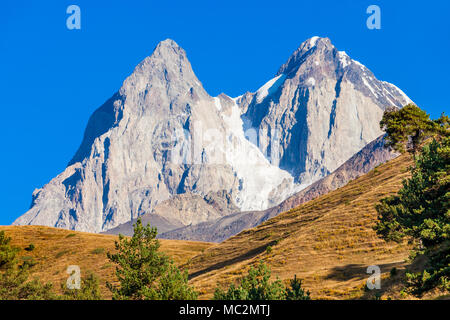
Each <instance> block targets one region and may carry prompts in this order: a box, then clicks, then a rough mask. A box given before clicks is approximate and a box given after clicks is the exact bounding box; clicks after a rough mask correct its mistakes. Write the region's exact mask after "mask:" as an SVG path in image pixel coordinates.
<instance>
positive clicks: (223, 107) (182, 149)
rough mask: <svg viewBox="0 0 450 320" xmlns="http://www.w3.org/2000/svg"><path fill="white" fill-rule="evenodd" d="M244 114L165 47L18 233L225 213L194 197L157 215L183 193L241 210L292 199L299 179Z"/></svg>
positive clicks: (180, 54) (100, 118) (139, 70)
mask: <svg viewBox="0 0 450 320" xmlns="http://www.w3.org/2000/svg"><path fill="white" fill-rule="evenodd" d="M240 115H241V114H240V109H239V107H238V106H237V105H236V103H235V102H234V101H233V100H232V99H231V98H229V97H227V96H226V95H221V96H219V97H216V98H212V97H210V96H209V95H208V94H207V93H206V91H205V90H204V89H203V87H202V85H201V83H200V81H199V80H198V79H197V77H196V76H195V74H194V72H193V71H192V68H191V65H190V63H189V61H188V59H187V57H186V53H185V52H184V50H183V49H181V48H180V47H179V46H178V45H177V44H176V43H175V42H173V41H172V40H166V41H163V42H161V43H160V44H159V45H158V46H157V47H156V49H155V50H154V52H153V54H152V55H151V56H150V57H148V58H146V59H144V60H143V61H142V62H141V63H140V64H139V65H138V66H137V67H136V69H135V70H134V72H133V73H132V74H131V75H130V76H129V77H128V78H127V79H126V80H125V81H124V83H123V85H122V87H121V89H120V90H119V92H118V93H117V94H115V95H114V96H113V97H112V98H111V99H109V100H108V101H107V102H106V103H105V104H104V105H103V106H102V107H100V108H99V109H98V110H97V111H95V112H94V114H93V115H92V116H91V118H90V120H89V123H88V125H87V128H86V131H85V135H84V139H83V141H82V143H81V146H80V148H79V150H78V151H77V152H76V154H75V156H74V157H73V159H72V160H71V161H70V162H69V165H68V167H67V168H66V170H65V171H64V172H63V173H61V174H60V175H58V176H57V177H56V178H54V179H53V180H51V181H50V182H49V183H48V184H47V185H45V186H44V187H43V188H42V189H39V190H36V191H35V193H34V194H33V204H32V206H31V208H30V210H29V211H28V212H26V213H25V214H24V215H23V216H21V217H19V218H18V219H17V220H16V221H15V222H14V224H17V225H24V224H38V225H47V226H55V227H60V228H67V229H74V230H80V231H90V232H101V231H106V230H108V229H111V228H114V227H116V226H118V225H120V224H123V223H126V222H128V221H130V220H133V219H136V218H137V217H138V216H141V215H144V214H146V213H149V214H160V215H161V216H162V215H164V218H165V219H167V220H168V221H169V222H170V223H173V224H174V225H176V226H178V223H181V224H182V225H189V224H196V223H200V222H203V221H207V220H210V219H216V218H218V217H220V216H221V215H224V214H228V213H229V211H227V210H217V209H215V208H214V205H212V204H207V203H206V204H207V205H204V206H200V204H198V201H200V200H199V199H197V198H195V197H194V198H190V200H189V201H192V204H190V205H186V206H183V205H181V204H180V203H186V202H187V200H186V199H183V200H182V201H181V200H180V201H181V202H180V201H179V203H175V202H176V201H177V199H178V198H174V199H173V201H172V203H171V204H170V205H168V207H167V208H166V209H167V210H166V211H165V212H164V213H158V210H156V211H154V209H155V208H156V206H157V205H158V204H160V203H162V202H164V201H166V200H168V199H170V198H172V196H173V195H177V194H183V193H193V194H197V195H198V196H199V197H200V199H202V200H201V201H203V202H205V201H206V202H207V200H205V199H203V197H205V196H207V195H211V194H212V193H217V194H222V195H227V196H228V197H229V198H230V201H231V203H233V206H234V205H237V209H236V210H240V209H245V210H251V209H264V208H267V207H269V206H272V205H275V204H277V203H279V202H280V201H282V200H283V199H284V198H285V197H286V196H287V195H289V194H292V192H293V191H294V190H295V185H294V183H293V178H292V177H291V176H290V174H289V173H287V172H286V171H283V170H281V169H279V168H278V167H276V166H274V165H271V164H270V163H269V161H268V160H267V159H266V158H265V157H264V155H263V154H262V153H261V152H260V151H259V149H258V148H257V147H255V146H254V145H253V144H252V143H251V142H250V141H248V140H247V139H246V138H245V136H244V132H243V128H242V120H241V118H240ZM280 189H282V191H283V192H274V191H276V190H280ZM224 199H225V198H224ZM196 201H197V202H196ZM222 201H223V200H222ZM218 202H219V200H217V201H216V204H217V203H218ZM165 203H166V204H167V202H165ZM195 203H197V204H198V206H197V207H195V206H194V207H193V204H195ZM180 206H181V207H180ZM173 207H175V208H178V209H180V208H181V209H180V210H177V211H173V212H172V211H171V208H172V209H173ZM200 207H202V208H203V209H205V208H206V209H207V211H202V212H197V211H196V210H194V209H195V208H200ZM185 209H186V210H185ZM209 209H211V210H209ZM175 214H177V215H178V216H177V217H176V219H174V217H173V216H171V215H175Z"/></svg>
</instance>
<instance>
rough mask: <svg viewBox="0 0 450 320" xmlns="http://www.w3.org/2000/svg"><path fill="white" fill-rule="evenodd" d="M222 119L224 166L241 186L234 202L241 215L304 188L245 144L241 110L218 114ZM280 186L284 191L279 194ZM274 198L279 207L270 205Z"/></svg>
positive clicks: (236, 109) (255, 147)
mask: <svg viewBox="0 0 450 320" xmlns="http://www.w3.org/2000/svg"><path fill="white" fill-rule="evenodd" d="M218 103H219V104H220V100H219V101H218ZM221 117H222V119H223V121H224V123H225V125H226V129H227V131H226V135H227V139H226V141H227V145H226V146H225V157H226V162H227V163H228V164H230V165H231V167H232V168H233V171H234V173H235V174H236V177H237V178H238V179H239V181H240V184H241V186H242V187H241V189H240V190H239V192H238V194H237V196H236V198H235V202H236V204H237V205H238V206H239V207H240V209H241V210H242V211H248V210H265V209H267V208H268V207H270V206H274V205H276V204H278V203H279V202H281V201H282V200H284V199H286V198H287V197H289V196H290V195H292V194H293V193H295V192H298V191H300V190H301V189H303V188H305V187H306V186H307V185H299V184H295V183H294V179H293V177H292V176H291V175H290V174H289V173H288V172H287V171H285V170H282V169H280V168H279V167H277V166H275V165H272V164H271V163H270V162H269V161H268V160H267V159H266V157H265V156H264V154H263V153H262V152H261V150H259V148H258V147H257V146H256V145H255V144H253V143H251V142H250V141H249V140H247V138H246V137H245V133H244V129H243V120H242V119H241V110H240V108H239V106H238V105H237V104H236V103H234V104H233V106H232V107H231V112H227V114H225V113H221ZM280 185H283V187H282V188H280V191H278V190H277V188H278V187H280ZM280 192H281V193H280ZM274 194H275V195H276V196H277V199H279V201H278V203H273V202H271V201H270V199H271V198H273V195H274Z"/></svg>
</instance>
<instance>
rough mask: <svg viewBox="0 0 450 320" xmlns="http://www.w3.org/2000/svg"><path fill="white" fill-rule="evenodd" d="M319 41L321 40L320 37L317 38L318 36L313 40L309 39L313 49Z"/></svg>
mask: <svg viewBox="0 0 450 320" xmlns="http://www.w3.org/2000/svg"><path fill="white" fill-rule="evenodd" d="M317 40H319V37H317V36H314V37H312V38H311V39H309V45H310V46H311V47H314V46H315V45H316V43H317Z"/></svg>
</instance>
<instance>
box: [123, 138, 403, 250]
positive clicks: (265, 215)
mask: <svg viewBox="0 0 450 320" xmlns="http://www.w3.org/2000/svg"><path fill="white" fill-rule="evenodd" d="M383 139H384V136H380V137H378V138H377V139H375V140H374V141H372V142H371V143H369V144H368V145H366V146H365V147H364V148H363V149H362V150H361V151H359V152H358V153H356V154H355V155H354V156H353V157H351V158H350V159H349V160H347V161H346V162H345V163H344V164H343V165H341V166H340V167H339V168H338V169H336V170H335V171H334V172H333V173H331V174H330V175H328V176H326V177H325V178H322V179H320V180H319V181H316V182H315V183H313V184H312V185H310V186H309V187H307V188H305V189H303V190H302V191H300V192H297V193H296V194H294V195H292V196H290V197H289V198H287V199H286V200H284V201H283V202H281V203H280V204H279V205H277V206H275V207H272V208H270V209H267V210H263V211H251V212H238V213H234V214H231V215H227V216H224V217H222V218H219V219H217V220H213V221H206V222H202V223H199V224H196V225H191V226H186V227H181V228H174V230H168V231H161V234H160V235H159V238H163V239H179V240H194V241H208V242H221V241H224V240H226V239H228V238H229V237H231V236H233V235H235V234H237V233H239V232H241V231H242V230H244V229H248V228H253V227H256V226H257V225H259V224H261V223H262V222H264V221H266V220H268V219H270V218H273V217H275V216H276V215H278V214H279V213H281V212H284V211H288V210H290V209H292V208H295V207H297V206H298V205H300V204H302V203H305V202H307V201H310V200H312V199H315V198H317V197H319V196H321V195H324V194H327V193H328V192H330V191H333V190H335V189H337V188H339V187H342V186H344V185H345V184H347V183H348V182H349V181H351V180H353V179H355V178H357V177H359V176H361V175H363V174H365V173H367V172H369V171H370V170H372V169H373V168H375V167H376V166H378V165H380V164H382V163H385V162H386V161H389V160H391V159H393V158H395V157H396V156H397V154H396V153H395V152H392V151H390V150H389V149H387V148H385V147H384V140H383ZM155 222H157V221H156V219H155ZM131 227H132V226H131V225H130V226H129V227H128V228H129V229H130V230H132V229H131ZM116 233H117V232H116Z"/></svg>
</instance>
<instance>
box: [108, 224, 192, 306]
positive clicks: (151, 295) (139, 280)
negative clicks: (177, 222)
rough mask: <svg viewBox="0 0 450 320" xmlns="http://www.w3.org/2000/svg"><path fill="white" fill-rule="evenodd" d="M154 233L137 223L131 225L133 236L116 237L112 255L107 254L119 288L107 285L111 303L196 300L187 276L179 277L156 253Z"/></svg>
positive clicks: (158, 245)
mask: <svg viewBox="0 0 450 320" xmlns="http://www.w3.org/2000/svg"><path fill="white" fill-rule="evenodd" d="M156 235H157V229H156V228H152V227H151V226H150V225H147V227H144V226H143V225H142V222H141V220H140V219H138V220H137V222H136V223H135V224H134V234H133V236H132V237H131V238H130V239H128V238H126V237H124V236H122V235H119V241H116V242H115V248H116V253H113V254H111V253H108V258H109V259H110V260H111V262H113V263H115V264H116V265H117V267H116V276H117V279H118V281H119V285H118V286H116V285H112V284H110V283H108V284H107V286H108V288H109V289H110V290H111V292H112V293H113V299H130V300H148V299H150V300H159V299H173V300H186V299H196V298H197V293H196V292H195V290H194V288H192V287H191V286H189V285H188V279H187V272H184V273H181V271H180V270H178V268H177V267H176V266H175V265H174V263H173V261H172V260H171V259H170V258H169V257H167V255H165V254H164V253H163V252H160V251H159V248H160V243H159V241H158V240H157V239H156Z"/></svg>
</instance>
